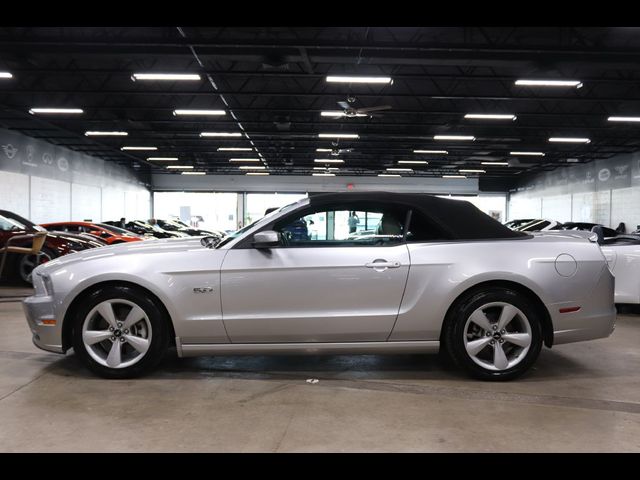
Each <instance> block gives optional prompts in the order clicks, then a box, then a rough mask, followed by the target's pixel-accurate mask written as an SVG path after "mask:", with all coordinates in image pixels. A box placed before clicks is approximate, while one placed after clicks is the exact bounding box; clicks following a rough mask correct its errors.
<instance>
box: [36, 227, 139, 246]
mask: <svg viewBox="0 0 640 480" xmlns="http://www.w3.org/2000/svg"><path fill="white" fill-rule="evenodd" d="M40 226H42V227H44V228H46V229H47V230H56V231H63V232H70V233H88V234H90V235H93V236H95V237H99V238H101V239H102V240H104V241H105V242H107V244H108V245H115V244H116V243H124V242H139V241H141V240H142V238H141V237H140V236H138V235H136V234H135V233H132V232H127V233H125V232H124V231H123V230H122V229H116V228H115V227H112V226H111V225H105V224H102V223H91V222H55V223H42V224H40Z"/></svg>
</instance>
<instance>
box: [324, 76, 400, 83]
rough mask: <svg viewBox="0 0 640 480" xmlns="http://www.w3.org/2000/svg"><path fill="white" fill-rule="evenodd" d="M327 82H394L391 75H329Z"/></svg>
mask: <svg viewBox="0 0 640 480" xmlns="http://www.w3.org/2000/svg"><path fill="white" fill-rule="evenodd" d="M327 82H331V83H389V84H391V83H393V79H392V78H391V77H357V76H356V77H352V76H340V75H338V76H336V75H329V76H327Z"/></svg>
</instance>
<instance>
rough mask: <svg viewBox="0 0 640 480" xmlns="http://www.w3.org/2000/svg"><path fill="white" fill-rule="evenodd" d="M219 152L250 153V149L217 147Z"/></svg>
mask: <svg viewBox="0 0 640 480" xmlns="http://www.w3.org/2000/svg"><path fill="white" fill-rule="evenodd" d="M218 151H219V152H252V151H253V148H251V147H218Z"/></svg>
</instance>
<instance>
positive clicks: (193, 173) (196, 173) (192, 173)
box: [182, 172, 207, 175]
mask: <svg viewBox="0 0 640 480" xmlns="http://www.w3.org/2000/svg"><path fill="white" fill-rule="evenodd" d="M206 174H207V172H182V175H206Z"/></svg>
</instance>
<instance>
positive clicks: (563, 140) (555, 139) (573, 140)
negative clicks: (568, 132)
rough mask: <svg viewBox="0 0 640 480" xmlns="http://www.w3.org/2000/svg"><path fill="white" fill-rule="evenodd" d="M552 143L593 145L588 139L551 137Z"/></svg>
mask: <svg viewBox="0 0 640 480" xmlns="http://www.w3.org/2000/svg"><path fill="white" fill-rule="evenodd" d="M549 141H550V142H556V143H591V140H589V139H588V138H572V137H551V138H550V139H549Z"/></svg>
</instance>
